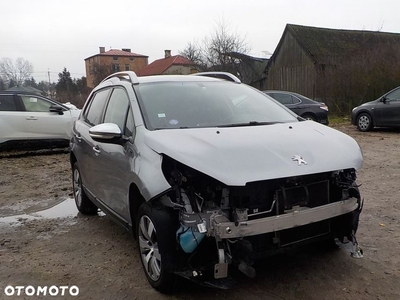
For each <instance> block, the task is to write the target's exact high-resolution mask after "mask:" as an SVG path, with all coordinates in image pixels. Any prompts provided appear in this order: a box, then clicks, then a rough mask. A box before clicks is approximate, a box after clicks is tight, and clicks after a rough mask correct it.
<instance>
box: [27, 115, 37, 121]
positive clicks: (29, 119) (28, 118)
mask: <svg viewBox="0 0 400 300" xmlns="http://www.w3.org/2000/svg"><path fill="white" fill-rule="evenodd" d="M26 119H27V120H28V121H32V120H37V118H36V117H34V116H30V117H26Z"/></svg>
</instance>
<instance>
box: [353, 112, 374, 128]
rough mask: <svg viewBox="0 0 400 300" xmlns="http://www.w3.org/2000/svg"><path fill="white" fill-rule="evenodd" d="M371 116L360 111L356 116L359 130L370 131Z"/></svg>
mask: <svg viewBox="0 0 400 300" xmlns="http://www.w3.org/2000/svg"><path fill="white" fill-rule="evenodd" d="M372 126H373V124H372V118H371V116H370V115H369V114H367V113H362V114H360V115H359V116H358V118H357V128H358V130H360V131H370V130H371V129H372Z"/></svg>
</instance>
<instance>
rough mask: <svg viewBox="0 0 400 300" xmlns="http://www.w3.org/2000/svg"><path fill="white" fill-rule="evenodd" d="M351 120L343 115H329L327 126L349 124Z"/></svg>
mask: <svg viewBox="0 0 400 300" xmlns="http://www.w3.org/2000/svg"><path fill="white" fill-rule="evenodd" d="M350 123H351V119H350V117H349V116H343V115H329V125H339V124H350Z"/></svg>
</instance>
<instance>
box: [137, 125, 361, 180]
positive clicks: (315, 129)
mask: <svg viewBox="0 0 400 300" xmlns="http://www.w3.org/2000/svg"><path fill="white" fill-rule="evenodd" d="M145 143H146V145H147V146H148V147H150V148H151V149H153V150H154V151H156V152H157V153H160V154H166V155H168V156H170V157H172V158H173V159H175V160H177V161H179V162H181V163H183V164H185V165H187V166H190V167H192V168H193V169H196V170H198V171H200V172H202V173H204V174H207V175H209V176H211V177H213V178H215V179H217V180H219V181H221V182H223V183H225V184H226V185H233V186H242V185H245V184H246V183H247V182H252V181H259V180H267V179H273V178H283V177H289V176H296V175H306V174H313V173H320V172H326V171H334V170H340V169H347V168H355V169H359V168H360V167H361V165H362V162H363V158H362V152H361V149H360V147H359V145H358V144H357V142H356V141H355V140H354V139H352V138H351V137H349V136H347V135H345V134H343V133H341V132H339V131H337V130H334V129H332V128H329V127H328V126H325V125H321V124H319V123H316V122H312V121H305V122H298V123H290V124H275V125H267V126H247V127H229V128H195V129H172V130H158V131H149V132H147V133H146V135H145ZM296 155H297V156H300V157H301V158H302V159H303V160H304V161H305V163H306V164H304V163H300V162H299V160H293V157H294V156H296Z"/></svg>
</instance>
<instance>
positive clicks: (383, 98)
mask: <svg viewBox="0 0 400 300" xmlns="http://www.w3.org/2000/svg"><path fill="white" fill-rule="evenodd" d="M381 102H383V103H384V104H387V103H390V99H387V98H386V97H385V96H383V97H382V99H381Z"/></svg>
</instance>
